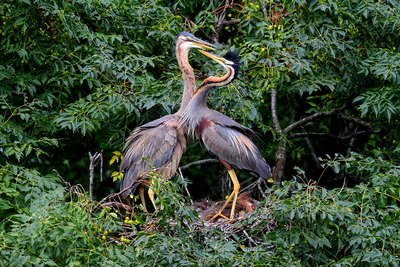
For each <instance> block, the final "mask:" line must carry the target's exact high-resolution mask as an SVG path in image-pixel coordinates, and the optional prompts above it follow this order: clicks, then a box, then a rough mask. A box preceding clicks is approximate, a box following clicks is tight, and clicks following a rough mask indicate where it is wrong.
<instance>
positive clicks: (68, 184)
mask: <svg viewBox="0 0 400 267" xmlns="http://www.w3.org/2000/svg"><path fill="white" fill-rule="evenodd" d="M53 172H55V173H56V174H57V177H58V178H60V179H61V181H62V182H63V183H64V184H65V185H66V186H67V187H68V189H71V184H70V183H69V182H66V181H65V180H64V179H63V178H62V177H61V175H60V174H59V173H58V171H57V170H56V169H53Z"/></svg>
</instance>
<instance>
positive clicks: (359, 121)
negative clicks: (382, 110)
mask: <svg viewBox="0 0 400 267" xmlns="http://www.w3.org/2000/svg"><path fill="white" fill-rule="evenodd" d="M338 115H339V117H340V118H342V119H345V120H348V121H352V122H355V123H358V124H360V125H362V126H365V127H367V128H369V129H373V127H372V125H371V124H369V123H368V122H365V121H363V120H361V119H358V118H354V117H350V116H347V115H345V114H343V113H342V112H339V113H338Z"/></svg>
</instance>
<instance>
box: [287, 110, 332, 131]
mask: <svg viewBox="0 0 400 267" xmlns="http://www.w3.org/2000/svg"><path fill="white" fill-rule="evenodd" d="M337 113H338V110H336V109H335V110H331V111H322V112H318V113H315V114H313V115H311V116H308V117H305V118H302V119H301V120H298V121H296V122H294V123H292V124H291V125H289V126H288V127H286V128H285V129H284V130H283V132H284V134H285V135H287V134H288V133H290V132H291V131H293V130H294V129H295V128H297V127H299V126H301V125H303V124H305V123H307V122H309V121H313V120H315V119H316V118H319V117H324V116H325V117H327V116H331V115H333V114H337Z"/></svg>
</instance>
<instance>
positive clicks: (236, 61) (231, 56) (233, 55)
mask: <svg viewBox="0 0 400 267" xmlns="http://www.w3.org/2000/svg"><path fill="white" fill-rule="evenodd" d="M224 58H225V59H226V60H229V61H232V62H233V65H232V67H233V68H234V69H235V77H233V79H235V78H236V76H237V75H238V73H239V70H240V56H239V53H238V52H232V51H228V52H227V53H226V54H225V56H224Z"/></svg>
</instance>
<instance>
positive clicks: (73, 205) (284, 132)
mask: <svg viewBox="0 0 400 267" xmlns="http://www.w3.org/2000/svg"><path fill="white" fill-rule="evenodd" d="M183 30H187V31H190V32H192V33H194V34H195V35H196V36H197V37H199V38H201V39H203V40H206V41H209V42H213V43H215V44H216V45H218V47H219V50H218V51H217V53H218V54H221V55H222V54H223V52H224V50H228V49H236V50H238V51H239V52H240V55H241V57H242V71H241V73H240V75H239V77H238V79H237V80H236V81H235V82H234V83H233V84H232V85H230V86H228V87H225V88H219V89H216V90H215V91H214V94H213V95H212V96H211V97H210V99H209V107H211V108H213V109H216V110H218V111H220V112H222V113H225V114H227V115H229V116H231V117H232V118H234V119H235V120H237V121H238V122H240V123H242V124H244V125H246V126H249V127H252V128H254V129H255V130H257V131H258V132H259V133H260V134H261V135H262V141H263V142H258V143H257V145H258V147H259V148H260V150H261V152H262V154H263V155H264V157H265V159H266V160H267V162H268V163H269V164H270V165H271V166H275V169H274V183H275V184H274V185H273V184H269V185H268V187H266V191H265V196H266V198H260V200H262V202H261V204H260V207H259V208H258V209H257V210H256V211H255V212H254V213H253V214H252V215H251V216H250V217H249V218H248V219H246V220H243V221H241V222H237V223H236V224H235V225H234V226H233V228H230V229H223V230H220V229H213V228H206V229H203V228H201V229H202V231H199V229H200V228H196V223H194V222H195V221H196V214H195V212H194V211H192V210H191V209H189V208H188V206H189V204H188V203H189V199H187V198H185V197H183V196H182V195H184V193H183V192H181V188H182V187H183V186H184V185H186V184H189V185H188V188H189V192H190V193H191V195H192V198H193V199H194V200H197V199H200V198H203V197H213V198H215V199H221V195H220V193H219V192H218V183H217V182H216V181H217V180H218V176H219V166H218V165H209V166H204V165H202V166H197V167H192V168H189V169H187V170H184V172H183V175H184V176H185V178H184V179H183V178H182V177H176V178H175V179H173V181H172V182H167V183H163V184H161V185H160V187H159V188H158V189H157V190H158V195H159V198H157V201H159V204H160V207H163V209H162V210H161V211H160V212H159V213H157V214H155V215H153V216H151V217H149V218H147V217H146V216H145V215H143V214H142V213H140V211H138V212H137V213H132V214H125V213H124V212H122V211H118V212H116V211H113V210H110V209H103V211H98V212H97V211H96V212H93V208H94V204H93V203H92V202H90V201H88V198H87V197H85V193H84V190H88V188H89V155H88V153H89V152H91V153H94V152H100V151H103V154H102V155H103V159H104V161H105V162H108V161H110V160H112V157H113V156H114V155H115V154H113V153H112V152H114V151H121V149H122V147H123V143H124V140H125V138H126V137H127V136H128V135H129V134H130V132H131V131H132V130H133V129H134V128H135V127H136V126H137V125H140V124H143V123H146V122H148V121H151V120H154V119H156V118H159V117H160V116H163V115H165V114H169V113H172V112H174V111H175V110H177V108H178V106H179V103H180V97H181V89H182V81H181V73H180V70H179V68H178V65H177V62H176V59H175V53H174V51H175V50H174V43H175V38H176V36H177V35H178V34H179V33H180V32H181V31H183ZM399 31H400V4H399V3H398V1H390V0H380V1H373V0H364V1H351V0H329V1H328V0H326V1H324V0H320V1H302V0H285V1H271V2H270V1H256V0H254V1H253V0H249V1H221V2H218V1H168V0H165V1H135V0H129V1H128V0H110V1H107V0H102V1H97V0H71V1H57V0H5V1H2V2H1V3H0V55H1V57H0V102H1V103H0V236H1V239H0V240H1V241H0V246H1V249H0V266H33V265H34V266H56V265H58V266H75V265H77V266H81V265H82V264H86V265H89V266H92V265H107V266H114V265H115V266H119V265H127V264H134V265H138V266H140V265H141V266H155V265H180V266H186V265H194V266H195V265H201V266H224V265H227V264H229V265H232V266H241V265H243V266H247V265H253V266H257V265H282V264H283V265H285V266H287V265H290V264H291V265H296V266H302V265H310V266H319V265H324V264H325V265H330V266H331V265H334V264H336V265H337V266H364V265H365V264H369V265H372V266H375V265H385V266H386V265H390V266H391V265H393V266H398V264H399V257H398V256H399V254H400V248H399V244H400V242H399V239H400V223H399V214H400V211H399V201H400V200H399V199H400V190H399V175H400V166H399V165H400V164H399V161H400V153H399V151H400V141H399V139H400V138H399V135H400V134H399V130H400V129H399V122H398V120H399V111H400V97H399V96H400V89H399V88H400V87H399V84H400V55H399V53H398V51H399V49H400V37H399V35H398V32H399ZM190 62H191V64H192V66H193V67H194V68H195V72H196V75H197V77H198V82H199V83H200V82H201V80H202V79H204V77H207V76H209V75H219V74H220V73H221V68H220V67H217V66H215V64H214V62H212V61H210V60H208V59H207V58H205V57H203V56H201V55H200V54H199V53H198V52H197V51H191V53H190ZM207 157H209V155H207V153H205V152H204V151H203V150H202V149H200V148H199V147H198V145H197V144H195V143H193V144H191V145H189V147H188V149H187V152H186V154H185V156H184V158H183V159H182V161H181V165H182V166H183V165H186V164H187V163H190V162H195V161H198V160H200V159H204V158H207ZM117 163H118V162H115V163H114V164H112V165H109V164H104V166H103V178H104V179H105V181H104V182H102V183H100V182H97V183H96V184H95V191H94V193H95V195H94V199H97V200H100V199H102V198H103V197H104V196H106V195H108V194H110V193H113V192H117V191H118V188H119V185H118V183H114V182H113V181H112V179H111V178H110V176H111V173H112V172H114V171H116V170H118V168H119V166H118V164H117ZM53 169H55V170H57V171H58V173H59V174H60V176H62V177H63V178H64V180H66V181H68V182H70V183H71V184H73V185H78V184H81V186H76V187H72V189H71V190H70V191H68V190H67V189H69V188H68V187H67V186H66V185H65V184H63V182H62V181H61V180H60V179H59V177H57V174H56V172H54V171H53ZM98 169H99V166H96V172H97V173H96V176H95V177H96V179H97V178H99V175H100V174H99V172H98ZM249 177H250V176H249V174H248V173H244V172H241V173H239V179H240V180H241V181H246V182H244V183H243V184H242V187H245V185H247V184H248V183H250V182H249V180H248V179H247V178H249ZM191 186H192V187H191ZM68 192H70V193H69V194H68ZM185 194H186V193H185ZM87 195H88V194H87V193H86V196H87ZM257 196H258V195H257ZM254 197H256V196H254ZM259 197H261V196H259ZM125 217H128V219H125ZM167 219H169V220H170V221H167ZM171 221H174V222H175V224H171ZM190 222H192V223H190ZM123 223H125V224H123ZM197 224H198V223H197ZM123 225H124V226H123ZM127 225H130V226H129V227H128V226H127ZM235 229H236V230H235Z"/></svg>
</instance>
